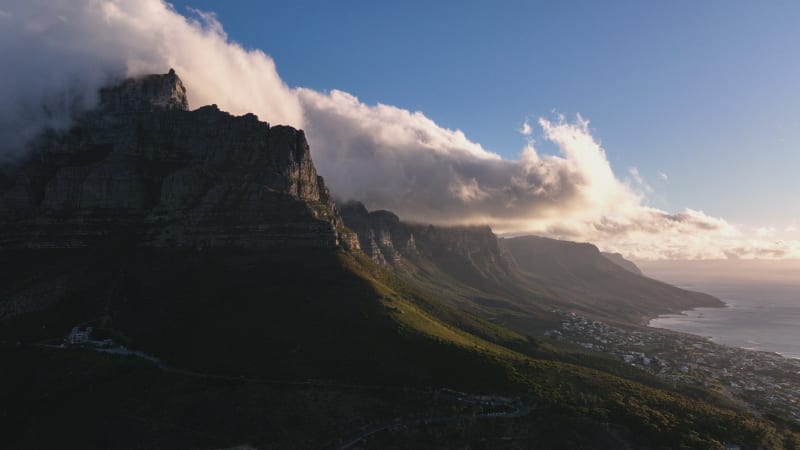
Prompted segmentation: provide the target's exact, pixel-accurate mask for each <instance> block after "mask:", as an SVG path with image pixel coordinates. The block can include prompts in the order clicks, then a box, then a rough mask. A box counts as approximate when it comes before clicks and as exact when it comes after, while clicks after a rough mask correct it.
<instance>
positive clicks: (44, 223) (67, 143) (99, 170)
mask: <svg viewBox="0 0 800 450" xmlns="http://www.w3.org/2000/svg"><path fill="white" fill-rule="evenodd" d="M100 98H101V102H100V107H99V109H98V110H97V111H94V112H92V113H90V114H88V115H86V116H85V117H82V118H81V119H79V120H78V121H77V122H76V123H75V125H74V127H72V128H71V129H70V130H69V131H68V132H66V133H63V134H61V133H55V132H54V133H49V134H47V135H45V136H43V137H41V138H40V139H39V140H38V141H37V142H35V143H34V144H33V145H32V148H31V149H30V150H29V151H30V153H31V157H29V158H28V159H27V160H26V161H25V162H24V163H23V164H22V165H21V167H17V168H16V169H15V170H14V171H13V172H10V173H6V174H5V177H4V178H5V180H0V181H4V182H3V183H2V184H0V188H1V189H0V248H5V249H9V248H20V247H39V248H76V247H86V246H89V245H91V244H92V243H93V242H97V241H102V240H107V239H114V238H120V239H126V240H135V241H136V242H137V244H138V245H140V246H144V247H175V246H179V247H220V246H222V247H247V248H252V247H272V246H286V245H303V246H311V247H335V246H337V245H338V243H339V242H340V241H343V242H347V241H348V239H349V237H348V236H346V235H344V234H343V233H342V226H341V221H340V219H339V216H338V215H337V214H336V213H335V205H334V203H333V201H332V199H331V197H330V194H329V192H328V189H327V188H326V187H325V184H324V181H323V179H322V177H320V176H318V175H317V173H316V169H315V168H314V165H313V163H312V161H311V156H310V152H309V146H308V143H307V141H306V137H305V134H304V133H303V132H302V131H298V130H295V129H293V128H290V127H285V126H275V127H271V126H270V125H269V124H267V123H264V122H260V121H259V120H258V119H257V118H256V116H254V115H252V114H247V115H244V116H241V117H234V116H232V115H230V114H228V113H225V112H222V111H220V110H219V109H218V108H217V107H216V105H211V106H205V107H202V108H199V109H197V110H195V111H188V107H187V101H186V91H185V88H184V86H183V84H182V82H181V80H180V79H179V78H178V76H177V75H176V74H175V72H174V71H171V72H170V73H168V74H165V75H151V76H148V77H144V78H141V79H136V80H127V81H125V82H124V83H122V84H120V85H119V86H116V87H114V88H108V89H105V90H103V91H102V92H101V96H100Z"/></svg>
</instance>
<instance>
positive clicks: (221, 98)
mask: <svg viewBox="0 0 800 450" xmlns="http://www.w3.org/2000/svg"><path fill="white" fill-rule="evenodd" d="M9 3H10V4H9V5H8V6H4V8H6V9H8V10H10V12H9V13H8V14H13V17H14V19H15V20H14V21H11V22H10V25H8V26H6V25H7V24H5V23H4V26H3V27H0V56H2V57H3V61H4V63H5V64H6V65H7V66H8V67H13V68H14V70H13V71H6V73H4V76H5V77H6V79H4V82H3V83H2V84H0V142H2V143H3V144H2V145H5V147H1V146H0V150H3V151H5V153H6V154H9V152H11V151H12V150H14V151H19V149H20V147H21V143H22V142H24V141H25V140H26V139H29V138H30V137H31V136H33V135H34V134H35V133H36V132H38V131H39V130H41V129H42V127H61V128H63V127H66V126H68V124H69V121H70V118H71V117H72V115H74V114H75V113H77V112H80V111H82V110H84V109H86V108H90V107H92V106H93V105H94V104H95V102H96V91H97V88H98V87H100V86H102V85H104V84H106V83H108V82H110V81H113V80H114V79H117V78H119V77H122V76H130V75H138V74H143V73H164V72H166V71H167V70H168V69H169V68H170V67H173V68H175V70H176V71H177V72H178V74H179V75H180V76H181V78H182V79H183V81H184V84H185V85H186V87H187V90H188V95H189V101H190V104H191V106H192V107H199V106H201V105H204V104H210V103H216V104H218V105H219V107H220V108H222V109H224V110H227V111H230V112H232V113H235V114H242V113H245V112H254V113H256V114H257V115H259V116H260V118H261V119H262V120H266V121H269V122H271V123H284V124H289V125H294V126H297V127H304V128H305V129H306V131H307V133H308V135H309V138H310V143H311V147H312V153H313V157H314V161H315V163H316V165H317V167H318V169H319V172H320V173H321V174H322V175H323V176H325V178H326V180H327V181H328V184H329V185H330V186H331V187H332V190H333V191H334V194H336V195H337V196H338V197H340V198H346V199H347V198H355V199H359V200H362V201H364V202H365V203H366V204H367V206H368V207H370V208H386V209H391V210H394V211H395V212H397V213H398V214H399V215H400V216H401V217H403V218H405V219H408V220H414V221H420V222H429V223H439V224H489V225H491V226H492V227H493V228H494V229H495V230H496V231H497V232H500V233H515V234H521V233H538V234H544V235H549V236H553V237H560V238H565V239H572V240H583V241H592V242H595V243H598V244H599V245H601V246H602V247H604V248H606V249H609V250H615V251H621V252H622V253H624V254H626V255H628V256H631V257H637V258H648V259H657V258H671V259H686V258H724V257H731V258H734V257H736V258H747V257H775V258H777V257H788V256H792V255H794V256H800V244H798V241H785V240H784V241H781V240H776V239H774V236H770V235H765V234H762V235H761V236H759V232H757V231H756V232H753V233H749V234H748V233H746V232H745V231H743V229H742V228H741V227H738V226H735V225H731V224H729V223H728V222H726V221H725V220H723V219H721V218H715V217H711V216H709V215H707V214H704V213H703V212H701V211H695V210H691V209H686V210H685V211H683V212H681V213H678V214H671V213H668V212H666V211H662V210H658V209H655V208H651V207H648V206H646V205H645V203H644V199H645V195H647V194H649V193H651V192H652V190H653V189H652V187H651V186H650V185H649V184H647V182H646V180H644V178H643V177H642V176H641V174H640V173H639V171H638V170H637V169H636V168H631V169H630V170H629V171H628V175H627V176H626V178H625V179H624V180H623V179H620V178H618V177H617V176H616V175H615V173H614V171H613V170H612V168H611V165H610V163H609V161H608V158H607V157H606V153H605V150H604V149H603V148H602V146H601V145H600V144H599V142H598V141H597V140H596V139H595V137H594V136H593V135H592V133H591V132H590V131H589V122H588V121H587V120H585V119H583V118H582V117H580V116H577V117H576V118H575V119H574V120H573V121H567V120H565V119H564V118H563V117H560V116H559V117H557V118H556V119H552V120H551V119H539V121H538V122H534V123H531V122H530V121H529V120H527V119H526V120H525V121H524V122H523V124H522V127H521V129H520V130H519V131H520V133H522V134H523V135H524V136H526V137H530V136H532V135H533V134H534V131H535V130H534V128H535V127H538V128H539V129H540V130H541V135H542V139H544V140H545V141H549V142H550V143H552V144H554V145H555V147H556V148H557V150H558V153H557V154H546V153H541V152H540V151H538V150H537V149H536V147H535V145H534V142H533V140H530V139H529V140H528V142H527V144H526V145H525V147H524V148H523V149H522V151H521V153H520V157H519V159H517V160H507V159H503V158H501V157H500V156H499V155H498V154H496V153H494V152H492V151H490V150H487V149H485V148H484V147H483V146H481V145H480V144H478V143H476V142H473V141H471V140H469V139H468V138H467V137H466V135H465V134H464V133H463V132H461V131H460V130H451V129H446V128H442V127H440V126H439V125H437V124H436V123H435V122H434V121H433V120H431V119H430V118H428V117H426V116H425V115H424V114H423V113H421V112H411V111H408V110H404V109H401V108H397V107H394V106H390V105H382V104H378V105H366V104H364V103H363V102H361V101H359V100H358V98H356V97H355V96H353V95H351V94H348V93H346V92H341V91H336V90H334V91H330V92H327V93H323V92H317V91H314V90H311V89H303V88H299V89H291V88H289V87H287V86H286V84H285V83H284V82H283V80H282V79H281V78H280V76H279V75H278V72H277V70H276V68H275V64H274V62H273V60H272V59H271V58H270V57H269V56H268V55H266V54H265V53H263V52H262V51H260V50H247V49H244V48H243V47H241V46H240V45H238V44H236V43H234V42H231V40H230V39H229V38H228V36H227V35H226V34H225V31H224V29H223V27H222V25H221V24H220V23H219V22H218V21H217V19H216V16H214V15H213V14H211V13H206V12H200V11H195V10H190V11H189V13H188V14H189V16H190V17H185V16H182V15H180V14H178V13H177V12H176V11H174V10H173V9H172V7H171V6H169V5H168V4H166V3H164V2H162V1H161V0H69V1H68V0H52V1H44V0H26V1H22V0H17V1H11V2H9ZM98 36H102V39H99V38H98ZM659 176H660V177H661V179H663V180H665V181H666V180H667V179H668V178H667V176H666V174H663V173H660V174H659Z"/></svg>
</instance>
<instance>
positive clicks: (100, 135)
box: [0, 71, 792, 449]
mask: <svg viewBox="0 0 800 450" xmlns="http://www.w3.org/2000/svg"><path fill="white" fill-rule="evenodd" d="M186 95H187V92H186V88H185V87H184V86H183V83H182V82H181V81H180V78H179V77H178V76H177V74H176V73H174V72H173V71H170V73H167V74H162V75H153V76H147V77H141V78H136V79H130V80H124V81H122V82H121V83H120V84H118V85H117V86H112V87H109V88H107V89H104V90H103V91H102V92H101V93H100V105H99V107H98V108H97V109H96V110H94V111H90V112H87V113H86V114H84V115H83V116H81V117H79V118H77V119H76V120H75V122H74V124H73V126H72V128H70V129H69V130H68V131H66V132H49V133H46V134H45V135H43V136H41V137H40V138H39V139H38V140H37V141H35V142H33V143H32V144H31V145H30V148H29V152H28V153H27V156H25V157H24V158H22V159H20V160H17V161H13V162H11V163H10V164H7V165H6V166H3V167H2V169H0V210H2V214H0V266H2V267H3V270H2V271H0V361H2V362H3V363H2V364H0V405H3V408H0V419H2V421H3V424H4V425H5V426H4V427H3V428H4V432H3V433H2V436H0V447H3V448H15V449H16V448H19V449H26V448H104V449H131V448H207V449H212V448H232V447H246V446H254V447H256V448H327V447H340V446H342V445H343V444H344V443H345V442H346V440H345V439H346V438H348V437H349V436H352V435H363V434H364V433H366V432H368V431H369V430H374V429H375V427H378V426H379V425H380V424H382V423H383V424H385V423H389V424H390V426H388V428H387V429H386V433H387V435H388V436H392V437H393V438H394V441H393V442H389V443H381V442H380V441H378V444H375V441H368V442H367V443H366V444H364V445H366V446H367V447H369V446H370V445H372V446H373V447H374V446H379V447H384V448H392V447H394V448H448V447H460V448H464V447H467V446H473V445H474V444H475V443H480V442H489V443H490V444H487V445H488V446H492V447H500V448H503V447H506V445H505V444H504V442H505V441H503V440H500V439H498V438H502V437H505V436H523V437H524V439H525V441H524V442H527V443H529V444H528V446H532V445H541V446H544V447H545V448H607V449H625V448H645V447H646V448H714V447H715V446H716V447H718V446H719V443H720V442H722V441H723V440H726V439H733V440H735V441H736V442H742V443H748V444H751V446H752V447H754V448H756V447H762V448H779V444H780V443H782V442H784V438H786V439H789V438H790V437H791V436H792V435H791V434H790V433H789V432H787V431H785V430H784V429H782V428H780V427H779V426H777V425H775V424H774V423H772V422H768V421H764V420H761V419H757V418H755V417H754V416H752V415H751V414H749V413H747V412H746V411H743V410H740V409H737V408H736V407H735V406H732V405H730V404H729V403H726V402H723V401H718V399H717V397H716V396H714V395H713V394H711V393H707V392H703V391H699V390H698V389H697V388H692V387H686V386H683V385H671V384H665V383H664V382H662V381H660V380H659V379H656V378H654V377H652V376H649V375H647V374H645V373H643V372H640V371H638V370H636V369H631V368H630V367H628V366H625V365H623V364H622V363H621V362H618V361H613V360H610V359H609V358H607V357H604V356H602V355H595V354H590V353H586V352H577V353H576V352H575V351H574V350H570V349H561V348H557V347H554V346H552V345H549V344H546V343H544V342H542V341H540V340H539V339H537V338H536V337H532V336H531V335H539V333H538V332H535V329H534V328H535V327H534V324H536V323H542V321H543V320H544V321H547V320H557V319H558V317H559V316H558V315H557V314H556V313H554V312H552V310H553V309H554V308H570V309H575V310H578V311H587V312H590V313H594V314H596V315H598V316H604V315H609V314H611V313H612V312H613V311H615V310H617V309H620V308H630V307H632V305H631V302H633V301H634V300H641V297H642V296H644V295H645V293H652V292H653V291H652V288H653V284H652V283H653V282H652V280H647V279H645V278H641V277H639V278H630V277H636V276H635V275H634V274H630V273H629V272H626V271H624V270H622V269H620V268H618V267H616V266H614V265H613V264H611V263H610V262H607V261H606V263H607V264H609V265H610V267H612V268H614V270H616V271H618V273H617V272H614V271H613V270H611V269H608V268H607V267H606V266H603V265H601V264H600V263H599V261H600V259H596V258H595V257H597V258H602V256H599V253H598V254H597V255H595V252H596V249H594V250H592V249H591V248H583V247H581V248H579V249H578V250H579V251H578V252H577V253H576V254H577V259H573V257H572V256H569V255H566V254H565V253H564V252H562V251H561V250H559V248H560V246H565V245H566V246H567V247H568V248H570V249H571V248H572V245H573V244H570V243H567V244H564V243H558V242H549V241H542V242H539V241H530V240H525V239H523V240H519V241H517V240H499V239H498V238H497V237H496V236H495V235H494V234H493V233H492V232H491V230H490V229H488V228H486V227H461V228H448V227H431V226H427V225H415V224H405V223H403V222H402V221H400V220H399V218H397V216H395V215H393V214H391V213H388V212H367V211H366V210H365V209H363V207H361V208H359V207H358V205H348V206H347V207H343V208H342V211H341V213H340V211H339V210H338V208H337V206H336V204H335V202H334V201H333V200H332V198H331V196H330V194H329V192H328V190H327V188H326V187H325V184H324V181H323V180H322V178H321V177H319V176H318V174H317V173H316V170H315V168H314V165H313V161H312V158H311V156H312V152H311V149H310V147H309V145H308V142H307V141H306V138H305V135H304V133H303V132H302V131H300V130H296V129H293V128H290V127H283V126H270V125H269V124H267V123H265V122H262V121H259V120H258V118H256V117H255V116H253V115H252V114H247V115H244V116H232V115H230V114H228V113H225V112H222V111H220V110H219V109H218V108H216V107H214V106H213V105H212V106H204V107H201V108H199V109H196V110H193V111H190V110H188V107H187V103H188V102H187V101H186ZM543 245H544V247H542V246H543ZM575 245H577V244H575ZM548 246H549V247H548ZM550 247H552V248H551V249H550V250H547V251H546V252H543V251H542V248H545V249H547V248H550ZM361 249H363V251H362V250H361ZM548 252H549V253H548ZM565 255H566V256H565ZM581 255H583V256H581ZM586 257H588V258H591V261H590V263H588V264H585V265H588V266H589V269H587V270H586V271H585V272H580V273H579V272H576V267H577V268H581V267H583V266H582V265H581V264H583V262H585V261H583V259H584V258H586ZM548 258H549V260H548ZM548 261H549V262H548ZM556 263H557V264H558V265H559V267H557V268H552V267H550V266H551V265H553V264H556ZM579 263H580V264H579ZM595 273H603V274H610V275H609V276H611V277H612V278H613V280H614V281H615V282H618V283H628V284H627V286H629V287H630V286H634V285H635V283H639V286H640V287H641V289H642V290H643V291H642V292H643V293H642V294H640V295H639V296H637V297H634V298H627V299H622V300H619V299H612V298H606V297H603V296H602V295H609V296H610V295H611V294H614V293H621V291H620V292H618V291H615V290H609V291H607V292H605V293H604V294H602V295H601V296H599V297H597V298H595V297H591V298H589V299H588V300H587V299H585V298H583V297H581V295H584V294H587V295H588V293H590V291H591V289H593V288H594V287H603V286H604V284H603V282H601V281H602V280H596V279H592V276H593V274H595ZM619 273H623V274H625V275H624V276H623V275H619ZM578 275H580V277H579V276H578ZM584 276H585V277H586V280H585V283H586V284H585V285H581V286H579V287H578V288H575V287H574V286H572V285H571V284H572V283H579V282H584V281H581V280H582V278H581V277H584ZM626 277H628V278H626ZM640 278H641V279H640ZM632 280H635V281H632ZM664 286H666V285H664ZM622 287H624V286H622ZM622 287H620V288H619V289H622ZM605 289H611V288H609V287H608V286H605ZM661 289H662V291H663V292H669V293H671V295H673V296H674V297H675V298H674V299H672V300H673V301H675V302H676V305H671V306H677V302H679V301H686V302H689V301H690V300H691V298H692V297H691V296H688V297H686V296H687V295H688V294H684V292H685V291H680V290H674V289H676V288H669V287H661ZM598 295H600V294H598ZM600 300H602V301H605V302H607V303H608V304H607V305H605V304H601V302H600ZM671 306H670V307H671ZM662 308H667V307H662ZM655 309H656V308H655V306H653V305H651V304H647V306H646V310H647V311H648V313H653V312H654V311H655ZM625 311H628V310H625ZM634 311H635V310H634ZM506 325H508V326H506ZM86 326H91V327H93V330H92V332H91V333H90V334H91V336H92V338H94V339H111V340H112V342H113V347H112V348H110V349H108V348H106V349H104V348H102V347H101V348H99V349H94V348H93V347H92V346H81V345H69V346H61V345H60V344H61V343H63V342H64V336H66V335H67V334H68V333H70V330H71V329H72V328H73V327H86ZM104 345H105V344H104ZM123 346H124V348H123ZM95 350H106V351H107V352H108V351H113V352H116V353H114V354H112V353H107V352H106V353H102V352H99V351H95ZM130 351H135V352H139V353H133V354H130ZM135 355H139V356H135ZM142 355H144V357H142ZM443 388H447V389H443ZM452 389H458V390H464V391H469V394H460V393H455V394H453V392H454V391H453V390H452ZM477 394H484V396H478V395H477ZM464 395H466V397H464ZM497 396H508V397H517V398H518V400H513V401H511V400H503V401H502V402H501V403H502V404H501V405H499V406H498V405H492V402H495V400H487V399H496V398H497ZM465 398H466V400H471V399H480V401H473V402H472V403H470V402H467V401H465ZM509 405H516V406H514V408H513V409H509ZM498 413H499V414H500V415H499V416H497V415H489V414H498ZM420 417H422V418H438V419H440V420H433V421H432V423H426V421H427V419H420ZM398 424H402V427H399V426H398ZM787 442H788V441H787ZM244 444H247V445H244ZM362 444H363V443H362ZM382 444H388V445H382ZM495 444H496V445H495ZM515 445H516V444H514V443H510V444H509V445H508V448H513V447H514V446H515ZM780 445H782V444H780Z"/></svg>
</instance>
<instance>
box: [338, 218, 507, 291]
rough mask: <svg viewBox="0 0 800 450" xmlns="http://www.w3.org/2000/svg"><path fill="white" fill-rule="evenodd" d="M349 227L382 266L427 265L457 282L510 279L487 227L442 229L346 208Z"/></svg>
mask: <svg viewBox="0 0 800 450" xmlns="http://www.w3.org/2000/svg"><path fill="white" fill-rule="evenodd" d="M341 211H342V217H343V219H344V221H345V224H346V225H347V226H348V227H349V228H350V229H352V230H353V231H355V232H356V234H357V235H358V239H359V244H360V246H361V249H362V250H363V251H364V252H365V253H366V254H367V255H369V256H370V257H371V258H372V260H373V261H374V262H376V263H378V264H382V265H385V266H392V267H396V268H401V269H408V268H411V267H412V266H413V265H415V264H416V265H419V263H420V262H421V261H423V260H424V261H429V262H433V263H434V264H436V265H438V266H439V267H441V268H443V269H444V270H445V272H450V274H451V275H454V276H457V277H458V278H461V277H466V278H470V279H477V278H486V279H494V280H499V279H506V278H507V277H508V276H509V264H510V262H511V261H510V259H509V258H508V257H507V255H506V254H505V251H504V249H503V248H502V247H501V246H500V243H499V241H498V239H497V236H495V234H494V233H493V232H492V230H491V229H490V228H489V227H487V226H482V227H481V226H468V227H439V226H433V225H419V224H409V223H405V222H401V221H400V219H399V218H398V217H397V215H395V214H394V213H392V212H390V211H372V212H369V211H367V209H366V208H365V207H364V205H363V204H361V203H358V202H350V203H347V204H345V205H343V206H342V208H341Z"/></svg>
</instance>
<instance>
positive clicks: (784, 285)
mask: <svg viewBox="0 0 800 450" xmlns="http://www.w3.org/2000/svg"><path fill="white" fill-rule="evenodd" d="M640 266H642V268H643V270H644V271H645V273H646V274H647V275H649V276H651V277H653V278H656V279H662V280H663V281H667V282H669V283H672V284H675V285H677V286H680V287H682V288H685V289H690V290H694V291H700V292H705V293H708V294H711V295H714V296H715V297H718V298H719V299H720V300H722V301H723V302H725V304H726V307H724V308H696V309H693V310H689V311H685V312H684V313H683V314H669V315H664V316H661V317H659V318H657V319H654V320H652V321H651V322H650V324H649V325H650V326H651V327H656V328H666V329H670V330H674V331H680V332H684V333H691V334H695V335H699V336H703V337H707V338H709V339H711V340H712V341H714V342H716V343H718V344H724V345H730V346H735V347H741V348H746V349H752V350H760V351H768V352H775V353H779V354H781V355H783V356H786V357H790V358H800V270H783V271H782V272H781V271H776V270H775V267H781V268H783V269H786V267H784V266H776V265H775V263H770V264H766V263H765V264H754V263H752V262H751V263H749V264H748V267H746V269H747V270H744V271H743V272H741V276H737V274H738V273H740V272H739V271H738V270H733V269H731V270H728V271H718V270H714V269H713V268H711V269H709V270H706V271H704V270H703V268H704V265H703V264H701V263H694V262H692V263H690V264H688V267H686V268H683V269H680V270H676V269H675V268H670V269H669V270H661V269H663V266H662V265H659V264H655V265H650V264H647V263H640ZM731 267H734V266H733V263H731ZM754 267H755V269H756V270H753V268H754ZM717 268H718V267H717ZM779 272H780V273H781V275H780V276H776V273H779Z"/></svg>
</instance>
